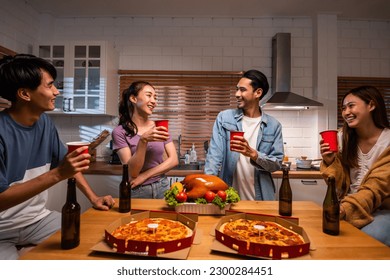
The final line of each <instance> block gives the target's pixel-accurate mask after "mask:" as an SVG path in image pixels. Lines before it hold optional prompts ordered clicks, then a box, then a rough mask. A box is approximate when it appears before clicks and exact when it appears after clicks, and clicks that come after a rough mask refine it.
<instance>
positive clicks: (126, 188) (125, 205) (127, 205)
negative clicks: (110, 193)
mask: <svg viewBox="0 0 390 280" xmlns="http://www.w3.org/2000/svg"><path fill="white" fill-rule="evenodd" d="M122 169H123V170H122V181H121V183H120V184H119V212H121V213H126V212H130V210H131V187H130V183H129V167H128V165H127V164H123V165H122Z"/></svg>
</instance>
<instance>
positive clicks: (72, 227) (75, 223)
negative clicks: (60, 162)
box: [61, 178, 80, 249]
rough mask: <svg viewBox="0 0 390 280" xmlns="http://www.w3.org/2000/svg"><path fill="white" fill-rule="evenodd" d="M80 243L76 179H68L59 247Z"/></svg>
mask: <svg viewBox="0 0 390 280" xmlns="http://www.w3.org/2000/svg"><path fill="white" fill-rule="evenodd" d="M79 244H80V204H78V202H77V198H76V179H75V178H69V179H68V190H67V194H66V202H65V204H64V206H63V207H62V217H61V248H62V249H72V248H75V247H77V246H79Z"/></svg>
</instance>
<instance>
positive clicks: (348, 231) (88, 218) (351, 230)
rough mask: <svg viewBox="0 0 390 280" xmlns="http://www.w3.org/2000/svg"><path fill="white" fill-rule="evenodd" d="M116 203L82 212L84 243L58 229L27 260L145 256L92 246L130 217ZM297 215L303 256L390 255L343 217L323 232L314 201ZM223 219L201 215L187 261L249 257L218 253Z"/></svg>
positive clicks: (149, 203) (243, 207) (139, 205)
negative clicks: (305, 241)
mask: <svg viewBox="0 0 390 280" xmlns="http://www.w3.org/2000/svg"><path fill="white" fill-rule="evenodd" d="M115 205H116V206H114V207H113V208H112V209H111V210H109V211H99V210H95V209H93V208H90V209H88V210H87V211H85V212H84V213H83V214H82V215H81V230H80V245H79V246H78V247H76V248H74V249H71V250H62V249H61V248H60V240H61V232H60V231H58V232H56V233H55V234H53V235H52V236H51V237H49V238H48V239H47V240H45V241H44V242H42V243H41V244H39V245H37V246H36V247H34V248H33V249H32V250H30V251H29V252H27V253H26V254H24V255H22V256H21V259H24V260H64V259H70V260H102V259H103V260H113V259H122V260H125V259H140V258H144V257H140V256H134V255H128V254H118V253H106V252H100V251H95V250H93V249H92V248H93V247H94V246H95V245H96V244H98V243H99V242H102V241H103V240H104V238H103V236H104V230H105V228H106V227H107V226H108V225H109V224H111V223H112V222H113V221H115V220H117V219H119V218H121V217H124V216H126V215H129V213H119V212H118V207H117V206H118V201H117V200H116V204H115ZM132 209H139V210H161V211H173V210H174V209H173V208H170V207H169V206H168V205H167V204H166V202H165V201H164V200H162V199H161V200H159V199H132ZM231 210H234V211H240V212H245V213H261V214H268V215H278V202H277V201H239V202H238V203H236V204H234V205H232V206H231ZM293 216H294V217H297V218H298V219H299V226H301V227H303V229H304V230H305V232H306V233H307V235H308V237H309V239H310V243H311V250H310V252H309V254H308V255H307V256H305V258H304V259H315V260H317V259H318V260H356V259H367V260H368V259H370V260H377V259H382V260H383V259H387V260H389V259H390V248H389V247H388V246H386V245H384V244H383V243H381V242H379V241H377V240H375V239H374V238H372V237H370V236H369V235H367V234H365V233H364V232H362V231H360V230H359V229H357V228H355V227H353V226H352V225H351V224H349V223H347V222H345V221H341V222H340V234H339V235H337V236H332V235H327V234H325V233H323V232H322V208H321V207H320V206H319V205H317V204H316V203H314V202H311V201H294V202H293ZM220 219H221V216H218V215H214V216H212V215H199V216H198V223H197V232H198V233H199V234H200V235H201V236H200V238H199V243H197V244H193V245H192V246H191V249H190V251H189V254H188V257H187V259H190V260H207V259H210V260H225V259H226V260H234V259H246V258H248V257H247V256H241V255H238V254H232V253H226V252H221V251H215V250H212V249H211V248H212V247H213V246H212V245H213V242H215V238H214V236H213V234H212V232H213V230H212V229H213V228H215V225H216V224H217V223H218V221H219V220H220Z"/></svg>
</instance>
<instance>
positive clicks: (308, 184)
mask: <svg viewBox="0 0 390 280" xmlns="http://www.w3.org/2000/svg"><path fill="white" fill-rule="evenodd" d="M281 182H282V178H274V183H275V187H276V192H275V199H276V200H278V199H279V188H280V184H281ZM290 186H291V190H292V194H293V201H294V200H295V201H304V200H305V201H313V202H315V203H317V204H318V205H322V202H323V201H324V197H325V193H326V189H327V186H326V183H325V181H324V180H323V179H299V178H297V179H290Z"/></svg>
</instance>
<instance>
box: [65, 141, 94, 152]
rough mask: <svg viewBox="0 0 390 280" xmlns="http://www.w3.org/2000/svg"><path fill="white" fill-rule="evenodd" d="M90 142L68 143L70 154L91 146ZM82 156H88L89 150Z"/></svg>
mask: <svg viewBox="0 0 390 280" xmlns="http://www.w3.org/2000/svg"><path fill="white" fill-rule="evenodd" d="M89 144H90V143H89V142H82V141H76V142H68V143H66V145H67V146H68V153H71V152H73V151H74V150H76V149H77V148H80V147H83V146H89ZM82 154H88V149H86V150H84V151H83V152H82Z"/></svg>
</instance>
